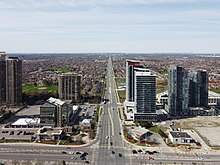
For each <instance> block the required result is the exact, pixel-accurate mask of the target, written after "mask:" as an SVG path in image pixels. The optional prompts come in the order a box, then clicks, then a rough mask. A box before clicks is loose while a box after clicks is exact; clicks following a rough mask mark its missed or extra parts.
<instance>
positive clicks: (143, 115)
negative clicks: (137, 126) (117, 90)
mask: <svg viewBox="0 0 220 165" xmlns="http://www.w3.org/2000/svg"><path fill="white" fill-rule="evenodd" d="M134 105H135V108H134V121H156V120H157V114H156V76H155V75H153V74H152V73H151V72H150V70H149V69H145V68H136V69H135V71H134Z"/></svg>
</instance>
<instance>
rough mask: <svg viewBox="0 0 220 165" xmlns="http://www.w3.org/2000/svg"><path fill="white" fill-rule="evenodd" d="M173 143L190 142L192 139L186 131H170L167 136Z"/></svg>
mask: <svg viewBox="0 0 220 165" xmlns="http://www.w3.org/2000/svg"><path fill="white" fill-rule="evenodd" d="M168 137H169V138H170V140H171V142H172V143H173V144H186V143H192V142H193V139H192V138H191V136H189V135H188V134H187V133H186V132H181V131H170V132H169V136H168Z"/></svg>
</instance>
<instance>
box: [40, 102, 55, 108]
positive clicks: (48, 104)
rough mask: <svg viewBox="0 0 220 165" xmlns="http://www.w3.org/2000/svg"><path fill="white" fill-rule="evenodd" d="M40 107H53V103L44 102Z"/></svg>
mask: <svg viewBox="0 0 220 165" xmlns="http://www.w3.org/2000/svg"><path fill="white" fill-rule="evenodd" d="M40 107H47V108H48V107H52V108H53V107H55V105H53V104H51V103H44V104H43V105H41V106H40Z"/></svg>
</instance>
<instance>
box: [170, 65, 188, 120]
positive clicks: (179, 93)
mask: <svg viewBox="0 0 220 165" xmlns="http://www.w3.org/2000/svg"><path fill="white" fill-rule="evenodd" d="M168 77H169V78H168V107H169V113H170V115H171V116H173V117H180V116H186V115H188V105H189V76H188V72H187V71H186V70H185V69H184V68H183V67H179V66H174V65H172V66H170V67H169V70H168Z"/></svg>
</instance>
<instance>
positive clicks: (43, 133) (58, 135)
mask: <svg viewBox="0 0 220 165" xmlns="http://www.w3.org/2000/svg"><path fill="white" fill-rule="evenodd" d="M63 136H64V131H63V130H62V129H60V128H52V127H43V128H40V129H39V130H38V131H37V140H38V141H40V142H42V141H59V140H61V139H62V137H63Z"/></svg>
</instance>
